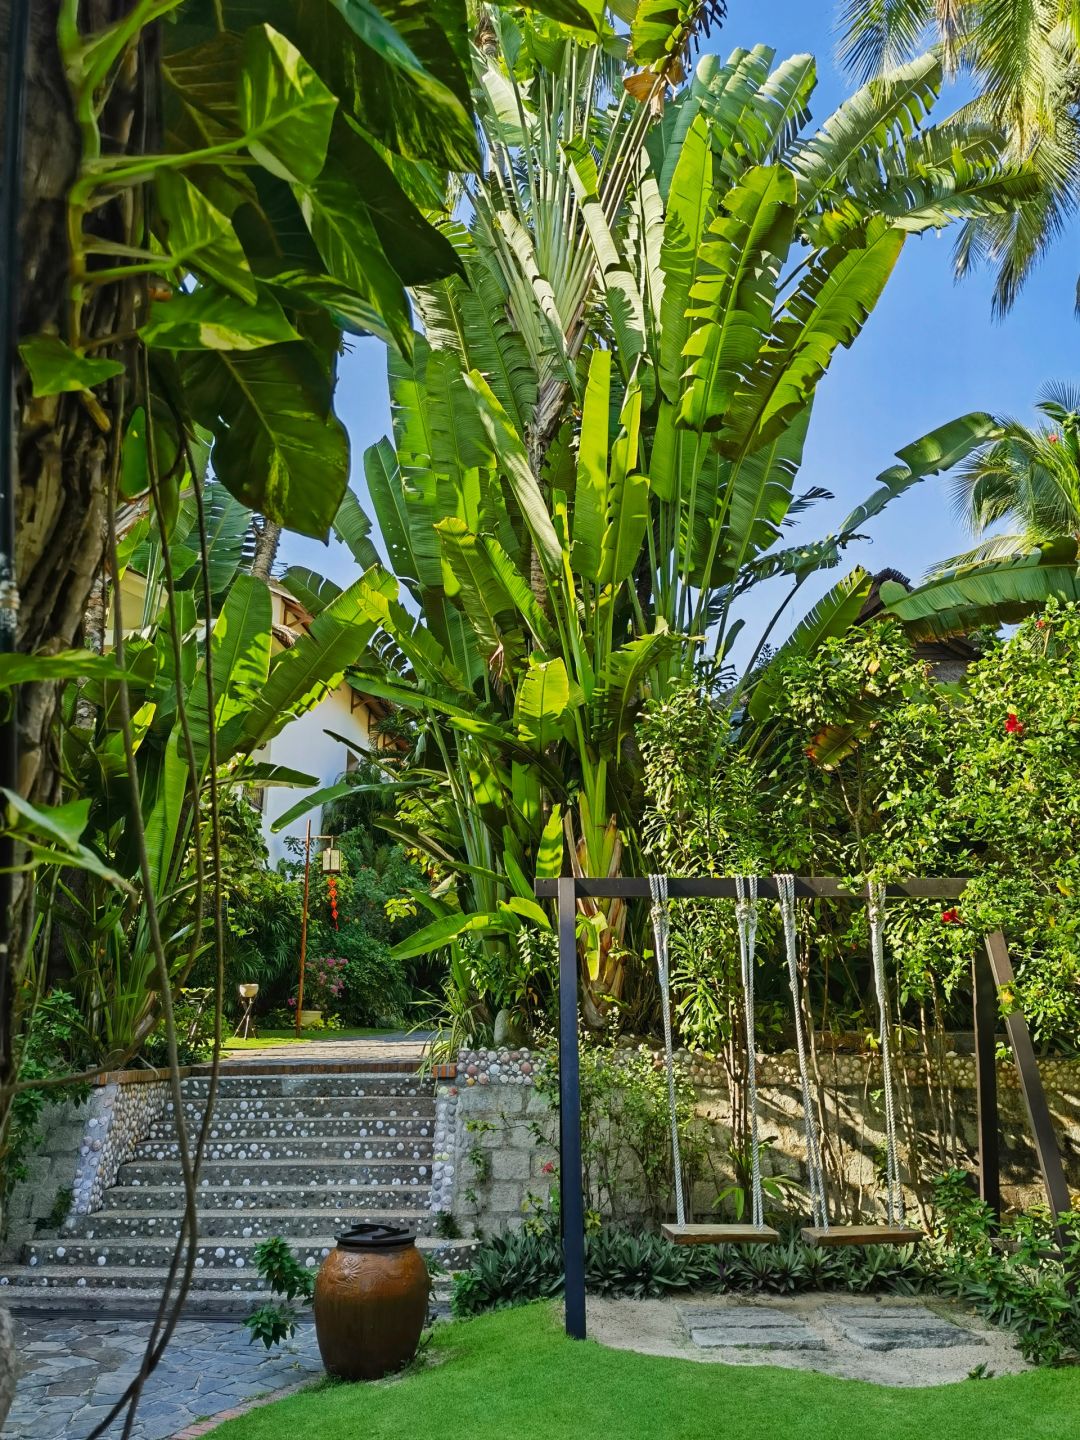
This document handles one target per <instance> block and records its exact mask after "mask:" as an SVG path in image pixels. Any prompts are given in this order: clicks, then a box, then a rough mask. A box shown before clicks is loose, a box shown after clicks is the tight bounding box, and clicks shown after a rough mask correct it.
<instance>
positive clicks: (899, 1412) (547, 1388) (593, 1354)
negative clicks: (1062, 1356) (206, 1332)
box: [213, 1303, 1080, 1440]
mask: <svg viewBox="0 0 1080 1440" xmlns="http://www.w3.org/2000/svg"><path fill="white" fill-rule="evenodd" d="M429 1354H430V1359H429V1360H428V1361H427V1363H420V1364H418V1365H416V1366H414V1367H413V1369H412V1370H411V1371H409V1372H407V1373H406V1374H405V1375H404V1376H402V1377H400V1378H398V1379H395V1380H389V1381H382V1382H380V1383H378V1384H375V1385H341V1384H332V1383H329V1382H323V1383H321V1384H319V1385H317V1386H315V1387H314V1388H312V1389H309V1390H307V1391H304V1392H302V1393H300V1394H298V1395H295V1396H292V1397H290V1398H288V1399H286V1400H280V1401H278V1402H276V1403H275V1404H273V1405H268V1406H266V1407H265V1408H264V1409H261V1410H253V1411H251V1412H249V1414H247V1415H245V1416H243V1417H242V1418H240V1419H239V1420H230V1421H227V1422H226V1423H225V1424H224V1425H222V1426H221V1427H220V1428H219V1429H217V1430H215V1431H214V1432H213V1434H214V1440H281V1437H282V1436H288V1437H289V1440H355V1437H358V1436H363V1440H403V1437H408V1436H428V1435H450V1436H455V1435H456V1436H468V1440H533V1437H535V1440H599V1437H601V1436H608V1435H611V1436H617V1437H619V1440H716V1437H717V1436H720V1435H723V1434H734V1435H737V1436H738V1440H796V1437H797V1440H862V1437H864V1436H872V1437H873V1440H978V1437H986V1440H996V1437H998V1436H1001V1437H1006V1436H1007V1437H1010V1440H1011V1437H1023V1440H1065V1437H1067V1436H1075V1435H1077V1434H1078V1433H1080V1418H1078V1417H1080V1370H1033V1371H1030V1372H1028V1373H1025V1374H1023V1375H1006V1376H1002V1377H1001V1378H1000V1379H990V1380H969V1381H966V1382H961V1383H960V1384H956V1385H941V1386H935V1387H933V1388H931V1389H924V1390H900V1389H890V1388H886V1387H884V1386H878V1385H869V1384H866V1383H865V1382H863V1381H859V1380H836V1379H833V1378H832V1377H830V1376H826V1375H817V1374H814V1373H812V1372H808V1371H798V1370H780V1369H776V1368H774V1367H772V1366H726V1365H705V1364H698V1363H695V1362H694V1361H690V1360H668V1359H661V1358H658V1357H655V1356H649V1355H636V1354H633V1353H632V1352H630V1351H625V1350H606V1349H604V1348H602V1347H601V1346H599V1345H597V1344H595V1343H594V1342H592V1341H585V1342H575V1341H572V1340H567V1339H566V1338H565V1336H564V1335H563V1334H562V1331H561V1329H560V1312H559V1310H558V1309H557V1308H556V1307H555V1306H553V1305H550V1304H547V1303H540V1304H536V1305H528V1306H523V1307H521V1308H520V1309H516V1310H502V1311H498V1312H496V1313H495V1314H492V1315H483V1316H481V1317H479V1318H478V1319H476V1320H465V1321H457V1322H454V1323H453V1324H449V1325H440V1326H438V1327H437V1328H436V1331H435V1335H434V1337H433V1339H432V1343H431V1349H430V1352H429Z"/></svg>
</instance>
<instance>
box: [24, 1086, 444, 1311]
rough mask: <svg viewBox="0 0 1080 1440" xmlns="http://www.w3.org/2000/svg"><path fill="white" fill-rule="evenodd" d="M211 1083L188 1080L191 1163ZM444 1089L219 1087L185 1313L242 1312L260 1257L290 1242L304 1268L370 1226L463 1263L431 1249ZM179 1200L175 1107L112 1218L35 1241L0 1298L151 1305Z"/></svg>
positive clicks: (175, 1231) (110, 1210) (176, 1228)
mask: <svg viewBox="0 0 1080 1440" xmlns="http://www.w3.org/2000/svg"><path fill="white" fill-rule="evenodd" d="M208 1086H209V1079H208V1078H207V1077H205V1076H192V1077H189V1078H188V1079H186V1080H184V1081H183V1092H184V1119H185V1122H186V1125H187V1129H188V1136H189V1142H190V1144H191V1146H192V1148H194V1143H195V1138H196V1136H197V1132H198V1127H199V1125H200V1124H201V1123H202V1119H203V1115H204V1113H205V1109H206V1098H207V1091H208ZM434 1136H435V1095H434V1084H433V1082H432V1081H431V1080H430V1079H428V1078H426V1077H421V1076H420V1075H418V1074H416V1073H415V1072H410V1071H407V1070H402V1071H401V1072H397V1073H387V1072H386V1071H385V1070H379V1071H372V1072H370V1073H369V1072H366V1071H363V1070H356V1069H354V1070H351V1071H350V1072H348V1073H337V1074H266V1075H260V1074H250V1073H236V1072H233V1073H229V1074H223V1075H222V1076H221V1079H220V1081H219V1087H218V1094H217V1098H216V1101H215V1105H214V1113H213V1118H212V1123H211V1127H210V1130H209V1134H208V1138H207V1145H206V1150H205V1156H204V1160H203V1164H202V1169H201V1172H200V1179H199V1192H198V1193H199V1244H198V1249H197V1251H196V1259H195V1272H194V1276H193V1281H192V1289H191V1294H190V1297H189V1303H188V1309H189V1310H191V1311H196V1312H201V1313H213V1312H218V1311H222V1312H226V1313H237V1312H243V1313H246V1311H247V1310H248V1309H249V1308H250V1307H251V1304H252V1303H253V1301H252V1297H253V1295H257V1294H259V1293H261V1292H260V1281H259V1278H258V1275H257V1272H256V1269H255V1265H254V1262H253V1259H252V1252H253V1250H254V1248H255V1246H256V1245H257V1244H258V1243H259V1241H260V1240H262V1239H265V1238H266V1237H267V1236H270V1235H281V1236H283V1237H284V1238H285V1239H287V1240H288V1241H289V1242H290V1243H291V1245H292V1247H293V1252H294V1254H296V1255H297V1257H298V1258H299V1259H300V1261H301V1262H302V1263H303V1264H305V1265H307V1266H308V1267H309V1268H312V1269H314V1268H315V1267H317V1266H318V1264H319V1263H320V1261H321V1260H322V1258H323V1257H324V1256H325V1255H326V1254H327V1253H328V1252H329V1250H330V1249H331V1247H332V1246H333V1245H334V1243H335V1242H334V1237H335V1235H337V1234H338V1233H339V1232H340V1231H342V1230H345V1229H347V1228H348V1227H349V1226H350V1225H353V1224H356V1223H357V1222H359V1221H361V1220H371V1221H381V1222H386V1223H392V1224H401V1225H408V1226H410V1227H412V1228H413V1229H414V1230H415V1231H416V1232H417V1233H418V1235H419V1237H420V1238H419V1241H418V1244H419V1245H420V1248H421V1249H422V1251H424V1252H425V1258H427V1259H428V1260H429V1262H431V1261H432V1260H437V1261H438V1262H439V1266H435V1267H433V1268H435V1269H438V1268H440V1267H443V1268H446V1267H449V1266H452V1265H454V1264H457V1263H460V1260H459V1256H458V1253H457V1252H458V1250H459V1249H460V1247H457V1246H454V1245H453V1244H452V1243H448V1242H445V1241H440V1240H439V1239H438V1238H437V1237H436V1236H435V1235H434V1225H435V1217H434V1215H433V1214H432V1212H431V1209H430V1199H431V1171H432V1159H433V1153H434V1147H435V1138H434ZM183 1206H184V1189H183V1181H182V1176H181V1170H180V1162H179V1143H178V1140H177V1134H176V1121H175V1114H174V1107H173V1105H172V1104H171V1103H170V1104H168V1105H167V1107H166V1109H165V1112H164V1113H163V1114H162V1116H161V1118H160V1119H159V1120H158V1121H157V1122H156V1123H155V1124H154V1125H153V1127H152V1129H151V1131H150V1134H149V1136H148V1137H147V1138H146V1139H145V1140H144V1141H143V1142H142V1143H140V1144H139V1145H137V1146H136V1148H135V1153H134V1155H133V1156H132V1157H131V1158H130V1159H129V1160H128V1161H127V1162H126V1163H125V1164H123V1165H121V1167H120V1169H119V1172H118V1175H117V1180H116V1184H115V1185H113V1186H112V1187H111V1188H110V1189H109V1190H108V1191H106V1193H105V1199H104V1205H103V1208H102V1209H100V1210H97V1211H95V1212H94V1213H92V1214H89V1215H75V1216H72V1217H70V1218H69V1219H68V1220H67V1221H66V1222H65V1224H64V1226H63V1229H62V1231H61V1232H59V1233H55V1232H54V1233H52V1234H47V1235H42V1234H39V1235H38V1236H36V1237H35V1239H34V1240H33V1241H32V1242H31V1243H30V1244H28V1245H27V1246H26V1247H25V1250H24V1254H23V1257H22V1258H23V1263H22V1264H20V1265H17V1266H9V1267H7V1268H6V1270H5V1271H4V1273H3V1275H2V1276H0V1286H2V1287H3V1288H0V1298H2V1299H3V1301H4V1303H5V1304H8V1305H11V1306H13V1307H22V1308H46V1307H47V1308H50V1309H61V1308H65V1307H77V1308H78V1309H79V1310H80V1311H86V1310H88V1309H96V1308H101V1309H110V1310H117V1309H123V1310H124V1311H127V1312H131V1311H135V1312H140V1311H142V1310H144V1309H146V1310H150V1309H152V1308H154V1307H155V1306H156V1303H157V1299H158V1297H159V1296H160V1293H161V1288H162V1286H163V1285H164V1282H165V1277H166V1273H167V1268H168V1265H169V1262H170V1259H171V1256H172V1252H173V1247H174V1244H175V1240H176V1237H177V1236H178V1235H179V1233H180V1225H181V1218H182V1214H183Z"/></svg>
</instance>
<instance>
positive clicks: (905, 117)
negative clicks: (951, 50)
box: [788, 54, 941, 213]
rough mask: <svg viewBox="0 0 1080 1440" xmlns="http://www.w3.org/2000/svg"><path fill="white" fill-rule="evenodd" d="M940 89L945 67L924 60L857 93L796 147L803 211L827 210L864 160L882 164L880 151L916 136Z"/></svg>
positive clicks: (795, 165) (795, 163)
mask: <svg viewBox="0 0 1080 1440" xmlns="http://www.w3.org/2000/svg"><path fill="white" fill-rule="evenodd" d="M940 86H941V62H940V60H938V59H937V57H936V56H934V55H932V54H927V55H921V56H919V58H918V59H916V60H912V61H911V62H910V63H909V64H907V65H902V66H899V67H898V68H897V69H895V70H893V71H891V72H890V73H889V74H888V75H886V76H884V77H883V78H882V79H880V80H873V81H871V82H870V84H868V85H864V86H863V88H862V89H861V90H858V91H856V93H855V94H854V95H852V96H851V98H850V99H849V100H845V101H844V103H843V104H842V105H841V106H840V108H839V109H838V110H837V111H836V112H835V113H834V114H833V115H831V116H830V117H829V118H828V120H826V121H825V123H824V124H823V125H822V126H821V128H820V129H819V130H818V131H817V132H816V133H815V134H814V135H812V136H811V137H810V139H808V140H804V141H802V142H801V143H799V144H798V145H796V146H795V147H794V148H793V150H792V151H791V153H790V155H789V157H788V164H789V165H790V166H791V168H792V169H793V170H794V172H795V174H796V176H797V177H798V181H799V208H800V210H801V211H802V212H803V213H809V212H811V211H813V210H815V209H817V208H818V207H820V206H824V205H827V204H828V203H830V200H831V198H832V196H833V195H834V193H835V192H836V191H837V190H839V189H841V188H842V187H843V186H844V185H845V184H846V183H847V180H848V177H849V174H850V172H851V170H852V168H853V167H855V166H857V165H858V164H860V163H861V162H863V161H870V162H871V164H875V163H880V156H881V154H882V152H883V151H884V150H885V149H886V148H887V147H888V146H889V145H890V144H895V143H896V142H897V141H898V140H901V141H902V140H904V139H906V138H908V137H909V136H911V135H912V134H914V132H915V130H916V128H917V126H918V125H919V124H920V122H921V121H922V120H923V119H924V117H925V116H926V114H927V113H928V111H929V109H930V106H931V105H932V104H933V102H934V100H935V98H936V97H937V93H938V90H939V88H940Z"/></svg>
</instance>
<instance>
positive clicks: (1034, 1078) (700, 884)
mask: <svg viewBox="0 0 1080 1440" xmlns="http://www.w3.org/2000/svg"><path fill="white" fill-rule="evenodd" d="M966 885H967V880H966V879H965V878H964V877H940V876H931V877H926V878H921V879H909V880H901V881H897V882H895V883H893V884H891V885H888V886H886V887H885V898H886V899H888V900H946V901H948V900H959V899H960V897H961V895H962V894H963V892H964V889H965V887H966ZM667 886H668V897H669V899H672V900H704V899H708V900H733V899H735V898H736V881H735V877H734V876H733V875H728V876H710V877H708V878H701V879H690V878H679V877H669V878H668V882H667ZM535 891H536V896H537V898H538V899H542V900H554V901H555V902H556V912H557V925H558V937H559V1198H560V1215H561V1221H562V1240H563V1270H564V1278H565V1317H566V1333H567V1335H569V1336H570V1337H571V1338H572V1339H576V1340H584V1339H585V1335H586V1326H585V1202H584V1196H583V1194H582V1168H581V1086H580V1071H579V1059H578V971H579V967H578V953H577V925H576V918H577V909H578V901H579V900H581V899H586V898H587V899H592V900H607V899H620V900H641V899H644V900H647V899H649V882H648V880H647V879H646V878H629V877H626V878H624V877H619V878H613V879H608V880H590V879H583V878H581V877H578V876H573V875H567V876H561V877H559V878H558V879H543V880H537V881H536V884H535ZM795 895H796V898H797V899H808V900H814V899H817V900H839V899H843V900H850V901H853V902H855V903H857V904H858V903H862V904H865V903H866V902H867V900H868V898H869V896H868V893H867V891H866V890H865V889H861V890H860V889H857V888H856V889H853V888H852V886H851V883H850V882H849V881H845V880H842V879H839V878H838V877H836V876H816V875H815V876H798V877H796V880H795ZM758 898H759V899H769V898H773V899H775V898H777V892H776V884H775V881H774V880H773V879H772V877H771V876H761V877H759V879H758ZM1012 983H1013V969H1012V962H1011V960H1010V958H1009V951H1008V946H1007V945H1006V943H1005V937H1004V935H1003V934H1002V933H1001V931H1000V930H995V931H992V932H991V933H990V934H988V935H986V936H984V937H983V949H982V950H977V951H976V954H975V956H974V958H973V960H972V991H973V1011H974V1030H975V1092H976V1105H977V1131H978V1179H979V1194H980V1196H981V1197H982V1199H983V1200H984V1201H985V1202H986V1203H987V1204H988V1205H989V1206H990V1207H991V1208H992V1209H993V1211H994V1212H995V1214H1000V1210H1001V1163H1000V1149H999V1130H1000V1117H999V1113H998V1094H997V1036H996V1030H997V1021H998V1014H999V1004H998V993H999V991H1000V990H1002V989H1003V988H1005V987H1006V986H1009V985H1011V984H1012ZM1005 1027H1006V1031H1007V1033H1008V1037H1009V1042H1010V1045H1011V1048H1012V1054H1013V1060H1014V1062H1015V1064H1016V1070H1017V1076H1018V1079H1019V1084H1020V1091H1021V1094H1022V1095H1023V1098H1024V1106H1025V1109H1026V1111H1027V1117H1028V1124H1029V1126H1030V1129H1031V1135H1032V1139H1033V1141H1034V1144H1035V1153H1036V1155H1037V1157H1038V1162H1039V1170H1040V1172H1041V1174H1042V1181H1043V1187H1044V1189H1045V1190H1046V1199H1047V1203H1048V1205H1049V1208H1050V1212H1051V1215H1052V1216H1053V1218H1054V1220H1055V1222H1056V1221H1057V1220H1058V1217H1059V1216H1060V1215H1062V1214H1064V1213H1065V1212H1066V1211H1067V1210H1068V1209H1069V1208H1070V1198H1069V1187H1068V1184H1067V1182H1066V1178H1065V1169H1064V1166H1063V1165H1062V1160H1061V1152H1060V1150H1059V1148H1058V1143H1057V1137H1056V1135H1055V1133H1054V1124H1053V1119H1052V1117H1051V1114H1050V1107H1049V1105H1048V1104H1047V1100H1046V1092H1045V1091H1044V1089H1043V1084H1042V1077H1041V1075H1040V1074H1039V1065H1038V1061H1037V1059H1036V1056H1035V1049H1034V1047H1033V1045H1032V1043H1031V1033H1030V1031H1029V1030H1028V1025H1027V1021H1026V1020H1025V1019H1024V1016H1023V1015H1022V1014H1021V1013H1020V1012H1019V1011H1018V1010H1011V1011H1008V1012H1007V1013H1006V1017H1005ZM1063 1238H1064V1237H1063V1236H1060V1234H1059V1239H1061V1240H1063Z"/></svg>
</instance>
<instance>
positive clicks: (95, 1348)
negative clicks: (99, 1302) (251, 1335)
mask: <svg viewBox="0 0 1080 1440" xmlns="http://www.w3.org/2000/svg"><path fill="white" fill-rule="evenodd" d="M15 1327H16V1329H15V1348H16V1354H17V1355H18V1359H19V1372H20V1373H19V1380H18V1385H17V1387H16V1391H15V1403H14V1405H13V1406H12V1408H11V1413H10V1415H9V1416H8V1420H7V1424H6V1425H5V1427H4V1431H3V1436H4V1440H84V1437H85V1436H87V1435H88V1434H89V1433H90V1431H91V1430H92V1429H93V1428H94V1426H95V1425H97V1424H98V1423H99V1422H100V1421H101V1420H103V1419H104V1418H105V1416H106V1415H107V1414H108V1411H109V1408H110V1407H111V1406H112V1404H113V1403H114V1402H115V1401H116V1399H117V1398H118V1397H119V1396H120V1394H121V1393H122V1391H123V1390H124V1387H125V1386H126V1385H127V1384H128V1382H129V1381H130V1380H131V1379H132V1377H133V1376H134V1375H135V1374H137V1372H138V1369H139V1364H140V1362H141V1359H142V1352H143V1348H144V1346H145V1344H146V1337H147V1333H148V1331H149V1322H147V1321H145V1320H80V1319H70V1318H69V1319H63V1318H59V1317H56V1316H52V1317H46V1316H42V1317H40V1318H39V1317H33V1318H29V1317H28V1318H26V1319H23V1320H20V1319H16V1321H15ZM321 1374H322V1362H321V1361H320V1359H319V1351H318V1346H317V1344H316V1342H315V1327H314V1326H313V1325H312V1324H310V1323H305V1324H304V1325H302V1326H301V1328H300V1329H299V1330H298V1331H297V1333H296V1335H295V1337H294V1338H293V1340H292V1341H290V1342H287V1343H286V1344H285V1345H283V1346H279V1347H278V1349H277V1350H272V1351H267V1350H266V1349H264V1347H263V1346H262V1345H261V1344H255V1345H251V1344H249V1343H248V1335H247V1331H246V1330H244V1329H243V1328H242V1327H241V1326H240V1325H238V1324H237V1323H236V1322H220V1323H219V1322H211V1321H197V1320H181V1322H180V1324H179V1325H178V1326H177V1327H176V1332H175V1334H174V1335H173V1337H172V1340H171V1341H170V1342H169V1348H168V1349H167V1350H166V1352H165V1355H164V1358H163V1359H162V1361H161V1364H160V1365H159V1366H158V1368H157V1370H155V1372H154V1374H153V1375H151V1376H150V1378H149V1380H148V1381H147V1383H146V1389H145V1390H144V1392H143V1398H142V1401H141V1403H140V1405H139V1411H138V1418H137V1420H136V1423H135V1427H134V1431H133V1435H134V1437H135V1440H164V1437H166V1436H172V1435H175V1434H176V1433H177V1431H179V1430H183V1429H184V1428H185V1427H186V1426H188V1425H191V1424H192V1423H193V1422H194V1421H196V1420H199V1419H203V1418H205V1417H207V1416H210V1415H216V1414H217V1413H218V1412H219V1411H222V1410H228V1409H229V1408H231V1407H232V1406H235V1405H237V1404H239V1403H240V1402H241V1401H243V1400H249V1399H252V1398H254V1397H255V1396H258V1395H265V1394H267V1393H269V1392H272V1391H275V1390H281V1389H284V1388H286V1387H288V1386H292V1385H297V1384H300V1383H301V1382H302V1381H305V1380H310V1379H313V1378H314V1377H316V1376H317V1375H321ZM121 1428H122V1427H121V1426H119V1425H118V1426H115V1427H114V1428H113V1429H112V1430H110V1431H109V1432H108V1433H109V1435H110V1436H113V1435H116V1436H119V1435H120V1433H121Z"/></svg>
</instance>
